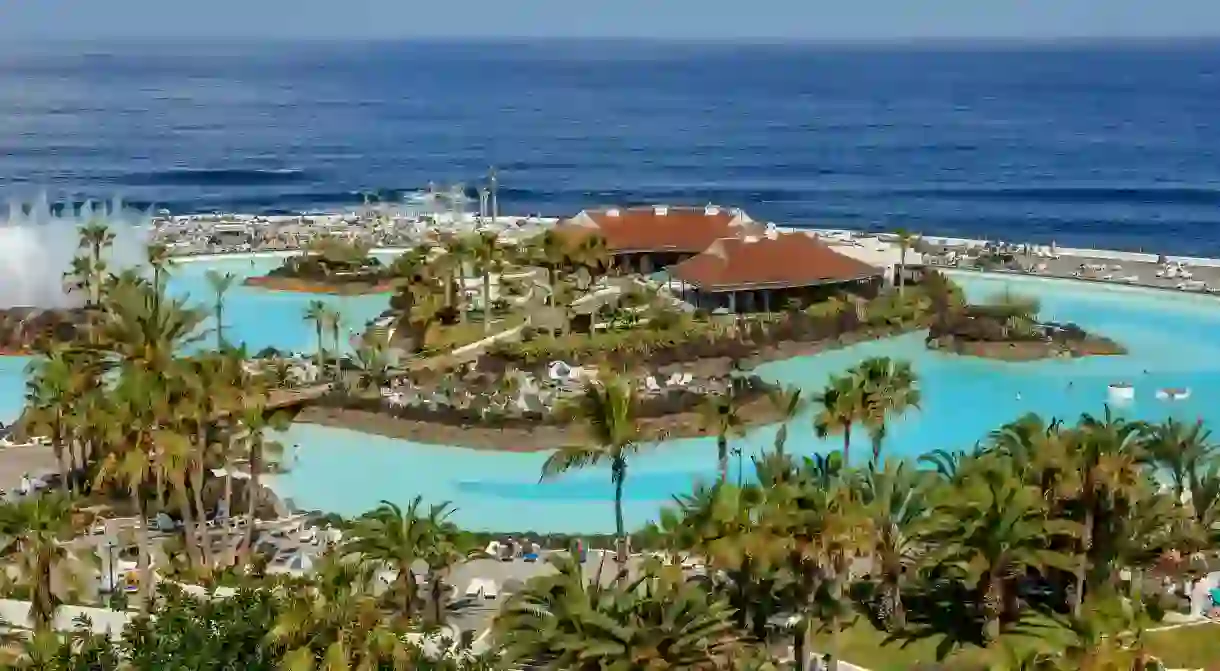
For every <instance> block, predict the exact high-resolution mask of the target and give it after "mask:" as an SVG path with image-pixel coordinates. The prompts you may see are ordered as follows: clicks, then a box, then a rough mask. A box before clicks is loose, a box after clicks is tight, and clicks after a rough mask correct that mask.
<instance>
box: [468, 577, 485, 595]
mask: <svg viewBox="0 0 1220 671" xmlns="http://www.w3.org/2000/svg"><path fill="white" fill-rule="evenodd" d="M482 593H483V581H482V580H471V581H470V584H469V585H467V586H466V597H467V598H469V599H477V598H479V595H480V594H482Z"/></svg>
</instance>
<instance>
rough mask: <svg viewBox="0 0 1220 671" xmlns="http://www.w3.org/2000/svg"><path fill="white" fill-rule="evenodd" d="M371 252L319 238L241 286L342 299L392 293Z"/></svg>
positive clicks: (386, 271) (386, 273)
mask: <svg viewBox="0 0 1220 671" xmlns="http://www.w3.org/2000/svg"><path fill="white" fill-rule="evenodd" d="M370 251H371V248H370V247H369V246H368V245H367V244H365V243H362V242H348V241H345V240H342V239H340V238H335V237H327V238H319V239H318V240H315V241H314V242H313V243H312V244H311V245H310V246H309V248H308V249H307V250H306V251H305V253H304V254H301V255H299V256H289V257H288V258H286V259H284V263H283V264H281V265H280V267H278V268H275V269H273V270H272V271H271V272H269V273H267V274H266V275H261V276H255V277H249V278H247V279H246V280H245V282H244V283H245V284H246V285H247V286H253V287H260V288H263V289H269V290H272V291H295V292H303V293H323V294H339V295H343V296H355V295H361V294H371V293H385V292H388V291H392V290H393V288H394V282H393V280H392V277H393V276H392V274H391V273H390V272H389V269H388V268H387V267H386V266H385V265H384V264H382V263H381V260H380V259H378V258H377V257H375V256H371V255H370V254H369V252H370Z"/></svg>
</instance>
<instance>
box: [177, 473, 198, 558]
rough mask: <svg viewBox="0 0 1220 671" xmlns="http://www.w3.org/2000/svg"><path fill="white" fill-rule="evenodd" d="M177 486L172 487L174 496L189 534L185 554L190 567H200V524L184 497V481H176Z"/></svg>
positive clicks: (183, 524) (189, 503) (185, 490)
mask: <svg viewBox="0 0 1220 671" xmlns="http://www.w3.org/2000/svg"><path fill="white" fill-rule="evenodd" d="M176 484H177V485H179V486H175V487H174V492H175V495H174V498H175V499H176V500H177V503H178V507H179V508H180V509H181V512H182V526H183V527H184V528H185V529H186V533H187V534H189V538H188V539H187V542H186V543H185V545H186V556H187V559H189V560H190V562H191V568H196V569H197V568H202V567H203V557H202V556H200V554H199V544H198V542H197V539H198V538H199V537H200V533H201V530H200V526H199V522H198V520H196V519H195V512H194V510H192V509H191V502H190V501H189V500H187V498H186V492H187V489H186V486H185V484H186V483H183V482H179V483H176Z"/></svg>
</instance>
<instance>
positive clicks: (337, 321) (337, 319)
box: [326, 310, 343, 380]
mask: <svg viewBox="0 0 1220 671" xmlns="http://www.w3.org/2000/svg"><path fill="white" fill-rule="evenodd" d="M326 325H327V326H328V327H330V339H331V342H332V343H333V344H334V346H335V379H336V380H338V379H339V378H340V376H341V375H342V374H343V365H342V359H343V345H342V343H341V342H340V338H341V337H342V331H343V315H342V314H341V313H340V312H339V311H338V310H327V311H326Z"/></svg>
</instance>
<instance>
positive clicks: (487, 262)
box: [470, 232, 506, 333]
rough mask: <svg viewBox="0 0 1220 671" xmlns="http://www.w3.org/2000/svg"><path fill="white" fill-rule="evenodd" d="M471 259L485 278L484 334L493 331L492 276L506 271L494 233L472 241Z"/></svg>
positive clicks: (503, 253) (480, 235)
mask: <svg viewBox="0 0 1220 671" xmlns="http://www.w3.org/2000/svg"><path fill="white" fill-rule="evenodd" d="M470 254H471V258H472V260H473V261H474V267H475V269H476V271H477V272H478V273H479V274H480V275H482V276H483V332H484V333H487V332H490V331H491V274H492V273H498V272H500V271H502V270H503V269H504V263H505V258H506V257H505V252H504V248H503V247H501V246H500V241H499V237H498V236H497V234H496V233H494V232H486V233H480V234H479V235H478V236H477V237H475V238H474V239H473V240H472V241H471V245H470Z"/></svg>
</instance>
